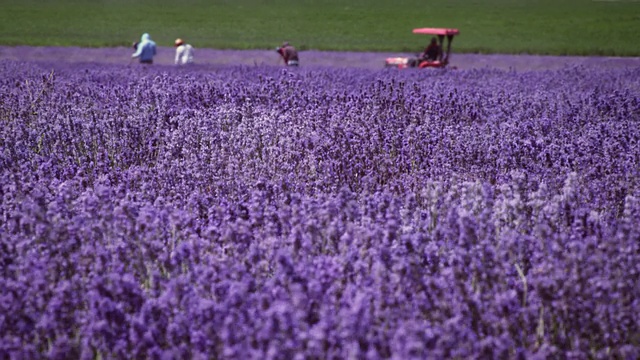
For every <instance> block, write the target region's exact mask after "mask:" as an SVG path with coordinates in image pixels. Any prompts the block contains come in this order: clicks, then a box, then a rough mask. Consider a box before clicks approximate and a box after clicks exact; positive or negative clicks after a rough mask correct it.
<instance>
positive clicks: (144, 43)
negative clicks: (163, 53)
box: [131, 33, 156, 64]
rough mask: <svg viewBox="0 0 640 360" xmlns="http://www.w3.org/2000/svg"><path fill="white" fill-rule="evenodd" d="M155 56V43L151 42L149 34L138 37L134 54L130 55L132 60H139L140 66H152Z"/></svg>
mask: <svg viewBox="0 0 640 360" xmlns="http://www.w3.org/2000/svg"><path fill="white" fill-rule="evenodd" d="M155 55H156V43H155V42H154V41H153V40H151V36H149V34H147V33H144V34H142V37H140V42H139V43H138V46H137V47H136V52H134V53H133V55H131V57H132V58H139V59H140V63H141V64H153V57H154V56H155Z"/></svg>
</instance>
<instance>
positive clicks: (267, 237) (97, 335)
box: [0, 61, 640, 359]
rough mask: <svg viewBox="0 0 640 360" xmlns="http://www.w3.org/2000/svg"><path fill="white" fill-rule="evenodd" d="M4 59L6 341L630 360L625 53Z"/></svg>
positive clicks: (630, 102)
mask: <svg viewBox="0 0 640 360" xmlns="http://www.w3.org/2000/svg"><path fill="white" fill-rule="evenodd" d="M0 74H2V76H0V123H1V124H2V126H1V127H0V186H1V187H0V196H1V197H2V201H1V205H0V358H16V359H27V358H28V359H38V358H51V359H68V358H82V359H97V358H153V359H178V358H196V359H231V358H243V359H252V358H261V359H262V358H264V359H326V358H331V359H378V358H392V359H412V358H430V359H440V358H460V359H462V358H501V359H502V358H505V359H506V358H509V359H513V358H540V359H544V358H579V359H582V358H598V359H600V358H603V359H604V358H607V359H608V358H620V359H633V358H638V357H640V315H639V314H640V85H639V84H640V69H638V68H626V69H607V70H604V69H603V70H598V69H594V68H592V69H586V68H581V67H568V68H566V69H563V70H561V71H560V70H558V71H545V72H514V71H503V70H495V69H494V70H492V69H482V70H458V71H455V70H445V71H434V72H431V71H424V72H418V71H387V70H367V69H331V68H300V69H293V70H290V69H281V68H276V67H268V66H254V67H249V66H246V67H245V66H229V67H221V68H216V69H207V68H205V67H192V68H179V69H174V68H169V67H162V66H156V67H146V68H143V67H123V66H117V65H107V64H102V65H98V64H84V65H78V64H76V65H50V64H43V63H40V64H36V63H27V62H14V61H3V62H0Z"/></svg>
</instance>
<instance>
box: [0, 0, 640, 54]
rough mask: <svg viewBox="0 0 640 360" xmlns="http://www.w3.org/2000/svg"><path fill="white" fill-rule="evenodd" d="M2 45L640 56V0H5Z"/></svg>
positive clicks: (0, 30)
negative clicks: (431, 44) (430, 46)
mask: <svg viewBox="0 0 640 360" xmlns="http://www.w3.org/2000/svg"><path fill="white" fill-rule="evenodd" d="M0 10H1V11H0V45H10V46H13V45H32V46H80V47H115V46H129V45H130V44H131V43H132V42H133V41H135V40H137V39H139V37H140V35H141V34H142V33H143V32H149V33H150V34H151V35H152V37H153V38H154V40H155V41H156V42H157V43H158V45H160V46H171V45H172V42H173V40H174V39H175V38H176V37H182V38H184V39H187V40H188V41H189V42H191V43H192V44H194V46H196V47H198V48H216V49H270V48H273V47H274V46H276V45H278V44H279V43H280V42H282V41H283V40H288V41H290V42H292V43H294V44H296V45H297V46H298V47H299V48H300V49H301V50H309V49H314V50H336V51H403V52H409V51H410V52H417V51H420V50H421V48H422V47H423V46H424V44H425V43H426V41H427V38H426V37H424V36H418V35H413V34H412V33H411V30H412V29H413V28H415V27H456V28H458V29H460V31H461V36H459V37H458V38H456V39H455V41H454V50H455V51H456V52H460V53H504V54H541V55H605V56H640V42H639V41H638V39H637V35H638V34H640V2H638V1H629V0H627V1H624V0H623V1H592V0H565V1H553V0H537V1H529V0H527V1H523V0H487V1H471V0H466V1H464V0H446V1H425V0H397V1H389V0H350V1H343V0H323V1H310V0H262V1H260V0H227V1H204V0H185V1H170V0H154V1H145V0H109V1H85V0H57V1H36V0H3V1H2V2H1V3H0Z"/></svg>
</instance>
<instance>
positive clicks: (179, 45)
mask: <svg viewBox="0 0 640 360" xmlns="http://www.w3.org/2000/svg"><path fill="white" fill-rule="evenodd" d="M175 46H176V60H175V64H176V65H186V64H193V46H191V45H189V44H185V43H184V41H183V40H182V39H180V38H177V39H176V41H175Z"/></svg>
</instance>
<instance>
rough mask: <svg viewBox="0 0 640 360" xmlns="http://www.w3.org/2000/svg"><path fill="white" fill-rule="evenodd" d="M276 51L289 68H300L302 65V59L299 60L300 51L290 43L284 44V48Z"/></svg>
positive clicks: (281, 47)
mask: <svg viewBox="0 0 640 360" xmlns="http://www.w3.org/2000/svg"><path fill="white" fill-rule="evenodd" d="M276 51H277V52H278V54H280V56H281V57H282V59H283V60H284V63H285V65H287V66H298V65H300V59H299V58H298V51H297V50H296V48H295V47H293V46H291V44H289V43H288V42H286V41H285V42H284V43H282V46H280V47H279V48H276Z"/></svg>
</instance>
